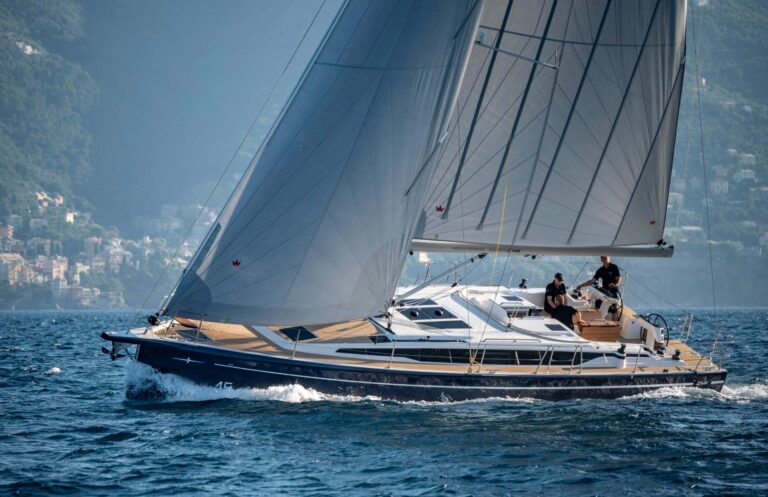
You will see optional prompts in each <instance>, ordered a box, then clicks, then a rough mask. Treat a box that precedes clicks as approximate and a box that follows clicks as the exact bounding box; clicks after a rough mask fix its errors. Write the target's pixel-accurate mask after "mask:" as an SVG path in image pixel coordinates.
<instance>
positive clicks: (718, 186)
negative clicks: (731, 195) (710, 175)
mask: <svg viewBox="0 0 768 497" xmlns="http://www.w3.org/2000/svg"><path fill="white" fill-rule="evenodd" d="M709 188H710V190H712V195H715V196H717V197H724V196H726V195H728V189H729V185H728V179H727V178H724V177H722V176H720V177H717V178H715V179H714V180H712V184H711V185H710V187H709Z"/></svg>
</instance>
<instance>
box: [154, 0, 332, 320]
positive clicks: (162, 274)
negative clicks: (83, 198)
mask: <svg viewBox="0 0 768 497" xmlns="http://www.w3.org/2000/svg"><path fill="white" fill-rule="evenodd" d="M326 1H327V0H323V2H322V3H321V4H320V7H318V9H317V11H316V12H315V15H314V17H313V18H312V21H311V22H310V23H309V25H308V26H307V29H306V30H305V31H304V34H303V35H302V36H301V39H300V40H299V43H298V44H297V45H296V48H294V49H293V53H291V57H290V58H289V59H288V62H287V63H286V64H285V66H284V67H283V70H282V72H281V73H280V76H278V78H277V80H276V81H275V84H274V85H273V86H272V89H271V90H270V91H269V94H268V95H267V98H266V99H265V100H264V102H263V103H262V104H261V107H260V108H259V111H258V113H257V114H256V118H255V119H254V120H253V121H252V122H251V125H250V126H249V127H248V130H247V131H246V132H245V135H244V136H243V138H242V140H240V143H239V144H238V146H237V148H236V149H235V152H234V153H233V154H232V157H231V158H230V159H229V161H228V162H227V164H226V166H225V167H224V170H223V171H222V172H221V174H220V175H219V178H218V179H217V180H216V183H215V184H214V185H213V188H211V191H210V192H209V193H208V196H207V197H206V199H205V201H204V202H203V204H202V205H201V206H200V210H199V211H198V213H197V216H196V217H195V219H194V220H193V221H192V223H191V224H190V226H189V228H188V229H187V231H186V233H185V234H184V236H183V237H182V238H181V240H180V241H179V243H178V245H177V246H176V250H174V252H173V256H172V257H171V259H170V260H169V261H168V262H167V263H166V264H165V265H164V266H163V270H162V271H161V272H160V275H159V276H158V277H157V279H156V280H155V283H154V284H153V285H152V288H151V289H150V290H149V292H148V293H147V296H146V297H145V298H144V301H143V302H142V304H141V307H140V308H139V309H140V310H141V309H144V308H146V306H147V303H148V302H149V299H150V298H151V297H152V295H153V294H154V292H155V290H157V286H158V285H159V284H160V281H162V279H163V278H165V275H166V273H167V272H168V268H169V267H170V265H171V261H174V260H176V259H177V258H178V255H179V252H180V251H181V247H182V246H183V245H184V244H185V243H186V242H187V240H188V239H189V236H190V235H191V234H192V231H193V230H194V228H195V226H197V223H198V221H199V220H200V217H201V216H202V215H203V212H204V211H205V209H206V207H207V206H208V204H209V203H210V201H211V199H212V198H213V195H214V194H215V193H216V190H218V188H219V186H220V185H221V182H222V181H223V179H224V177H225V176H226V174H227V172H228V171H229V169H230V167H231V166H232V164H233V163H234V162H235V159H236V158H237V156H238V155H239V154H240V151H241V150H242V148H243V146H244V145H245V143H246V142H247V140H248V138H249V137H250V135H251V132H252V131H253V129H254V128H255V127H256V123H258V122H259V119H261V116H262V114H263V113H264V110H265V109H266V107H267V104H268V103H269V102H270V101H271V100H272V96H273V95H274V93H275V90H276V89H277V87H278V86H279V85H280V82H281V81H282V79H283V76H285V73H286V72H287V71H288V68H289V67H290V65H291V63H292V62H293V60H294V58H295V57H296V54H297V53H298V51H299V49H300V48H301V46H302V45H303V44H304V40H305V39H306V37H307V34H309V31H310V30H311V29H312V27H313V26H314V25H315V22H316V21H317V18H318V16H319V15H320V12H321V11H322V10H323V7H325V3H326ZM265 139H266V137H265ZM265 139H263V140H262V142H261V143H260V145H259V148H258V149H257V150H256V152H255V153H254V154H253V158H256V157H257V156H258V155H259V153H260V152H261V149H262V148H263V147H264V144H265ZM253 158H252V159H251V160H253ZM214 225H215V223H214ZM209 235H210V231H209V233H207V234H206V238H207V237H208V236H209ZM192 262H194V258H193V259H191V260H190V262H189V263H188V264H187V268H186V269H185V270H184V271H182V276H183V275H184V273H186V270H187V269H188V268H189V265H190V264H192ZM179 281H181V276H180V277H179ZM179 281H177V282H176V285H178V283H179ZM176 285H174V288H175V286H176ZM171 294H172V292H170V293H169V294H168V295H166V296H165V297H164V298H163V300H162V302H161V304H160V309H162V308H163V307H164V306H165V304H166V303H167V301H168V299H169V298H170V296H171Z"/></svg>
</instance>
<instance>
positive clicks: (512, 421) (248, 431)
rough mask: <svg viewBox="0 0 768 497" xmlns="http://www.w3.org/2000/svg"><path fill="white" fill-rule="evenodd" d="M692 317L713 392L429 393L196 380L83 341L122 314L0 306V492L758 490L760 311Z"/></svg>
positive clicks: (119, 321)
mask: <svg viewBox="0 0 768 497" xmlns="http://www.w3.org/2000/svg"><path fill="white" fill-rule="evenodd" d="M663 314H664V315H665V316H666V317H667V320H668V321H669V322H670V325H671V327H672V328H673V329H676V327H677V324H678V323H679V322H680V321H681V318H682V314H681V313H680V312H679V311H665V312H663ZM694 315H695V319H694V325H693V332H692V338H691V340H690V343H692V345H693V346H694V347H695V348H696V349H697V350H700V351H706V352H709V351H711V347H712V342H713V339H714V338H715V334H716V331H715V329H716V328H717V329H719V333H717V334H718V343H719V346H718V348H717V352H718V354H722V355H723V357H724V361H725V365H726V367H727V368H728V369H729V371H730V373H729V377H728V381H727V385H726V386H725V388H724V389H723V392H722V393H716V392H712V391H707V390H696V389H684V388H669V389H662V390H659V391H655V392H653V393H648V394H644V395H639V396H634V397H629V398H624V399H619V400H612V401H602V400H600V401H596V400H577V401H566V402H547V401H538V400H531V399H489V400H484V401H471V402H460V403H429V402H393V401H382V400H380V399H376V398H358V397H347V396H334V395H325V394H321V393H319V392H316V391H314V390H311V389H306V388H303V387H301V386H291V387H275V388H269V389H264V390H258V389H235V390H232V389H229V390H222V389H216V388H209V387H201V386H197V385H194V384H192V383H190V382H188V381H185V380H183V379H181V378H178V377H174V376H166V375H160V374H158V373H156V372H154V371H153V370H151V369H150V368H148V367H146V366H143V365H140V364H136V363H131V362H130V361H129V360H127V359H122V360H119V361H114V362H112V361H110V360H109V357H108V356H106V355H104V354H103V353H102V352H101V351H100V348H101V346H102V345H106V344H105V343H103V342H102V341H101V340H100V339H99V333H100V332H101V331H104V330H120V329H126V328H129V327H135V326H138V325H140V324H141V322H142V319H143V318H142V317H141V315H140V314H138V313H134V312H63V311H62V312H6V313H0V495H51V494H56V495H70V494H75V495H109V496H116V495H217V496H218V495H318V496H325V495H345V496H347V495H510V494H530V495H642V496H650V495H654V496H657V495H673V494H675V495H677V494H680V495H766V494H768V371H767V365H768V360H767V359H766V358H767V357H768V338H767V337H768V310H756V309H745V310H727V311H719V312H718V313H717V315H713V313H712V312H708V311H694ZM675 333H676V332H675ZM145 385H154V386H155V387H156V388H157V389H158V390H159V391H160V392H161V394H162V397H161V398H159V399H157V400H153V401H142V402H138V401H128V400H126V397H125V392H126V388H141V387H143V386H145Z"/></svg>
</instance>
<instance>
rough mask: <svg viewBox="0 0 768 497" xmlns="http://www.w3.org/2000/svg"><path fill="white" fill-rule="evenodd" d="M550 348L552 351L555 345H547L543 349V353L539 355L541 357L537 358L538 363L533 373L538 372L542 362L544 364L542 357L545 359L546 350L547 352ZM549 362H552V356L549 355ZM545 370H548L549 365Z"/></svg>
mask: <svg viewBox="0 0 768 497" xmlns="http://www.w3.org/2000/svg"><path fill="white" fill-rule="evenodd" d="M550 350H551V351H552V352H554V350H555V347H554V346H553V345H550V346H548V347H547V349H546V350H545V351H544V355H543V356H541V359H539V364H538V366H536V370H535V371H534V372H533V374H538V373H539V368H540V367H541V365H542V364H544V359H546V357H547V352H549V351H550ZM549 362H550V364H551V363H552V356H550V359H549ZM547 372H549V366H547Z"/></svg>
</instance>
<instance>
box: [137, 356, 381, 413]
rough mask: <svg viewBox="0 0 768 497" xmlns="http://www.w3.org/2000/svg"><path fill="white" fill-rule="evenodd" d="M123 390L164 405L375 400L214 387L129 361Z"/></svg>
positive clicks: (291, 389)
mask: <svg viewBox="0 0 768 497" xmlns="http://www.w3.org/2000/svg"><path fill="white" fill-rule="evenodd" d="M125 385H126V388H127V389H129V390H130V389H135V390H142V389H156V390H157V393H159V394H160V397H161V398H162V399H163V400H164V401H167V402H204V401H210V400H219V399H241V400H274V401H279V402H288V403H301V402H360V401H365V400H379V399H378V398H377V397H356V396H353V395H329V394H324V393H320V392H318V391H317V390H314V389H312V388H306V387H303V386H301V385H281V386H274V387H269V388H263V389H262V388H217V387H211V386H205V385H198V384H197V383H193V382H191V381H189V380H186V379H184V378H181V377H180V376H176V375H173V374H161V373H158V372H157V371H155V370H154V369H152V368H151V367H149V366H147V365H145V364H141V363H137V362H135V361H130V362H129V363H128V365H127V366H126V368H125Z"/></svg>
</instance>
